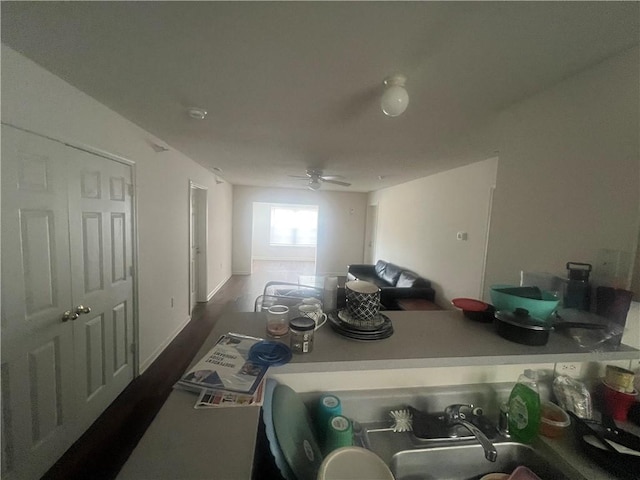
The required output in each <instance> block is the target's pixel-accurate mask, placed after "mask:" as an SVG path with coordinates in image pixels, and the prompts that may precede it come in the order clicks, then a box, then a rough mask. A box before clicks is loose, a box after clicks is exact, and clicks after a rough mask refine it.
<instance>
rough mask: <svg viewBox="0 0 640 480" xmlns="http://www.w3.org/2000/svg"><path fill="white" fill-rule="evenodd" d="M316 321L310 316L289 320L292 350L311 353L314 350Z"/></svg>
mask: <svg viewBox="0 0 640 480" xmlns="http://www.w3.org/2000/svg"><path fill="white" fill-rule="evenodd" d="M315 328H316V322H314V321H313V320H312V319H310V318H308V317H297V318H294V319H293V320H291V321H290V322H289V332H290V333H291V335H290V337H291V351H292V352H293V353H309V352H311V351H312V350H313V332H314V330H315Z"/></svg>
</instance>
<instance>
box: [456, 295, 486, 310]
mask: <svg viewBox="0 0 640 480" xmlns="http://www.w3.org/2000/svg"><path fill="white" fill-rule="evenodd" d="M451 303H452V304H453V306H454V307H457V308H459V309H461V310H467V311H469V312H484V311H485V310H486V309H487V308H489V304H488V303H485V302H482V301H480V300H475V299H473V298H454V299H453V300H451Z"/></svg>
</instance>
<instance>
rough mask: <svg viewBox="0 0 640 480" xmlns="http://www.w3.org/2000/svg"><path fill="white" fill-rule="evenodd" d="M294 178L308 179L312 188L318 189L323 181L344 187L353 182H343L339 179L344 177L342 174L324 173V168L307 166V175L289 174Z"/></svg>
mask: <svg viewBox="0 0 640 480" xmlns="http://www.w3.org/2000/svg"><path fill="white" fill-rule="evenodd" d="M289 176H290V177H292V178H300V179H304V180H308V181H309V184H308V187H309V189H310V190H318V189H319V188H320V186H321V185H322V183H333V184H335V185H342V186H343V187H350V186H351V184H350V183H347V182H342V181H340V180H338V179H340V178H342V177H341V176H340V175H323V174H322V170H318V169H315V168H307V174H306V175H289Z"/></svg>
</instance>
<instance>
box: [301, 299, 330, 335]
mask: <svg viewBox="0 0 640 480" xmlns="http://www.w3.org/2000/svg"><path fill="white" fill-rule="evenodd" d="M298 312H300V316H301V317H308V318H310V319H311V320H313V321H314V322H315V324H316V328H315V329H316V330H317V329H319V328H320V327H321V326H322V325H324V322H326V321H327V314H326V313H322V309H321V308H320V304H319V303H303V304H302V305H300V306H299V307H298Z"/></svg>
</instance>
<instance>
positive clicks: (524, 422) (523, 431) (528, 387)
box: [509, 370, 540, 443]
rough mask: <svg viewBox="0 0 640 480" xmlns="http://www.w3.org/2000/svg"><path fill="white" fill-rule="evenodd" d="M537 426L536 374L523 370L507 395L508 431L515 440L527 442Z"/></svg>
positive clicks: (536, 429) (536, 430) (538, 413)
mask: <svg viewBox="0 0 640 480" xmlns="http://www.w3.org/2000/svg"><path fill="white" fill-rule="evenodd" d="M539 427H540V395H539V394H538V376H537V374H536V372H535V371H533V370H525V372H524V373H523V374H522V375H520V376H519V377H518V381H517V383H516V384H515V386H514V387H513V390H511V394H510V395H509V433H510V434H511V436H512V437H513V438H514V439H515V440H516V441H519V442H523V443H529V442H531V441H532V440H533V439H534V438H535V437H536V435H537V434H538V428H539Z"/></svg>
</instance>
